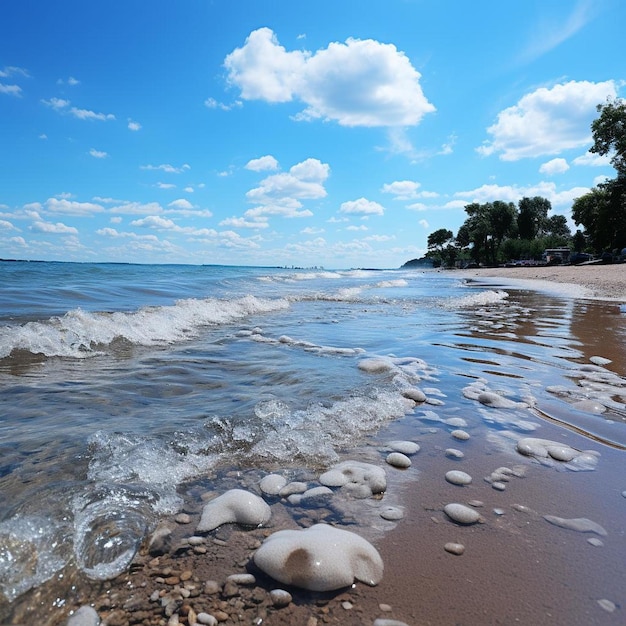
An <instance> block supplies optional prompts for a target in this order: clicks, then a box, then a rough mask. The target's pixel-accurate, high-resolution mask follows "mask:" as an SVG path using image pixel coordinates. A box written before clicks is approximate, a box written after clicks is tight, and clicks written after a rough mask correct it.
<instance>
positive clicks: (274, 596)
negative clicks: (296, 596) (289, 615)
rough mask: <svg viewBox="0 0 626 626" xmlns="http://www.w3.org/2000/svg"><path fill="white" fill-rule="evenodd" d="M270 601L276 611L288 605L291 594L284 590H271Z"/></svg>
mask: <svg viewBox="0 0 626 626" xmlns="http://www.w3.org/2000/svg"><path fill="white" fill-rule="evenodd" d="M270 600H271V601H272V604H273V605H274V606H275V607H276V608H277V609H280V608H282V607H284V606H287V605H288V604H290V603H291V600H292V597H291V594H290V593H289V592H288V591H285V590H284V589H272V590H271V591H270Z"/></svg>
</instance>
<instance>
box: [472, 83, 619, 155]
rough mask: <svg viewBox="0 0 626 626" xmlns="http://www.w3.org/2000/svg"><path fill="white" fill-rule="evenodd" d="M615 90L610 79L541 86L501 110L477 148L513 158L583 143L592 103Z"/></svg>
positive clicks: (593, 107)
mask: <svg viewBox="0 0 626 626" xmlns="http://www.w3.org/2000/svg"><path fill="white" fill-rule="evenodd" d="M616 94H617V88H616V84H615V82H614V81H612V80H607V81H604V82H600V83H593V82H589V81H570V82H568V83H563V84H559V85H555V86H554V87H552V88H550V89H548V88H546V87H541V88H539V89H537V90H535V91H533V92H532V93H529V94H526V95H525V96H523V97H522V98H521V99H520V100H519V102H518V103H517V104H515V105H514V106H512V107H509V108H507V109H504V110H503V111H501V112H500V113H499V114H498V119H497V121H496V123H495V124H493V125H492V126H490V127H489V128H488V129H487V132H488V133H489V134H490V135H491V136H492V140H491V141H486V142H484V143H483V145H482V146H480V147H479V148H477V151H478V152H479V153H480V154H482V155H483V156H489V155H491V154H496V153H497V154H499V155H500V159H501V160H503V161H517V160H519V159H523V158H527V157H537V156H542V155H548V154H558V153H560V152H562V151H563V150H568V149H571V148H580V147H582V146H585V145H586V144H588V143H589V142H590V140H591V133H590V129H589V128H590V125H591V122H592V121H593V120H594V119H595V117H596V106H597V105H598V104H599V103H602V102H605V101H606V99H607V98H609V97H610V98H615V96H616Z"/></svg>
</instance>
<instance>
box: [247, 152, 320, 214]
mask: <svg viewBox="0 0 626 626" xmlns="http://www.w3.org/2000/svg"><path fill="white" fill-rule="evenodd" d="M329 172H330V167H329V166H328V164H327V163H322V162H321V161H319V160H318V159H306V160H305V161H302V162H301V163H297V164H296V165H294V166H293V167H291V168H290V170H289V172H281V173H279V174H272V175H271V176H268V177H267V178H264V179H263V180H262V181H261V183H260V184H259V186H258V187H255V188H254V189H251V190H250V191H248V192H247V193H246V198H247V199H248V201H250V202H254V203H256V204H258V205H259V206H257V207H255V208H253V209H249V210H248V211H246V213H245V215H246V217H251V218H255V219H258V218H259V217H261V216H263V215H282V216H283V217H309V216H311V215H313V214H312V213H311V211H309V210H300V209H301V208H302V202H301V200H316V199H319V198H324V197H326V189H325V188H324V184H323V183H324V182H325V181H326V179H327V178H328V175H329Z"/></svg>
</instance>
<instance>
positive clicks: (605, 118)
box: [589, 98, 626, 177]
mask: <svg viewBox="0 0 626 626" xmlns="http://www.w3.org/2000/svg"><path fill="white" fill-rule="evenodd" d="M596 108H597V110H598V113H600V117H598V119H596V120H594V121H593V122H592V123H591V132H592V134H593V146H592V147H591V148H590V149H589V152H594V153H596V154H600V155H603V156H604V155H606V154H611V153H612V157H611V164H612V165H613V167H614V168H615V170H616V171H617V174H618V177H619V176H626V101H624V100H621V99H619V98H616V99H614V100H607V101H606V103H605V104H599V105H598V106H597V107H596Z"/></svg>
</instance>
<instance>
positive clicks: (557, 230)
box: [545, 215, 572, 245]
mask: <svg viewBox="0 0 626 626" xmlns="http://www.w3.org/2000/svg"><path fill="white" fill-rule="evenodd" d="M545 233H546V235H548V236H551V237H555V238H557V239H561V240H563V243H562V244H561V245H565V244H566V243H567V242H568V241H569V240H570V239H571V237H572V231H571V230H570V228H569V226H568V225H567V218H566V217H565V215H552V216H550V217H549V218H548V219H547V220H546V223H545Z"/></svg>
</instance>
